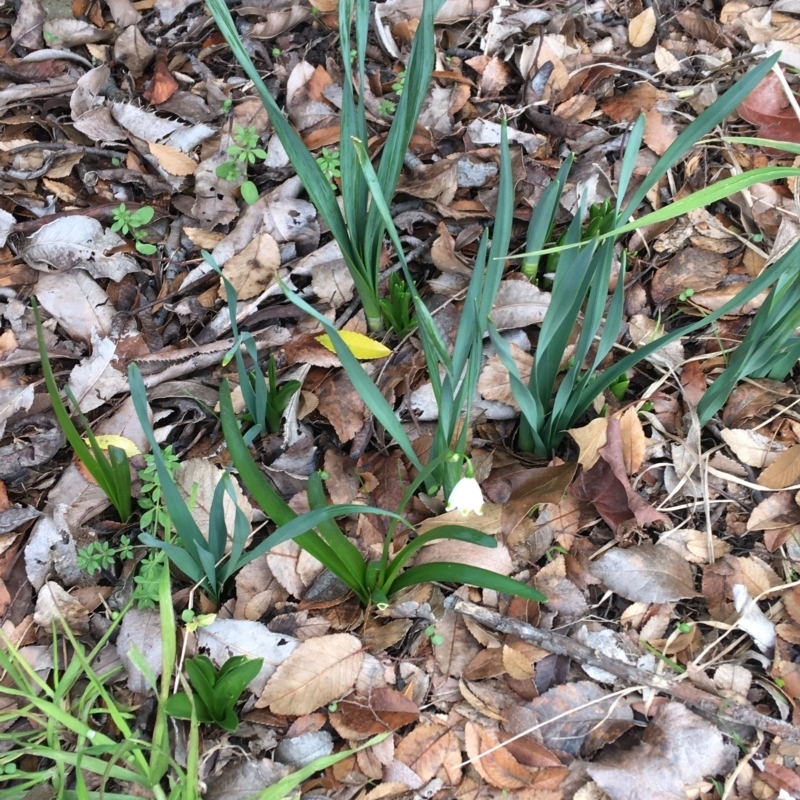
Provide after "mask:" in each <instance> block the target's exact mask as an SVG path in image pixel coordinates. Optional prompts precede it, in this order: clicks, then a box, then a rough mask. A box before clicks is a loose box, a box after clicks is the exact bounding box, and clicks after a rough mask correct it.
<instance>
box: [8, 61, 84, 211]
mask: <svg viewBox="0 0 800 800" xmlns="http://www.w3.org/2000/svg"><path fill="white" fill-rule="evenodd" d="M76 85H77V80H76V77H75V74H74V72H72V71H71V70H70V71H69V72H68V73H67V74H66V75H55V76H53V77H52V78H50V80H48V81H47V82H46V83H16V84H15V83H12V84H10V85H9V86H8V88H6V89H0V111H4V110H5V109H6V107H7V106H9V105H11V104H12V103H19V102H25V103H29V102H30V101H31V100H32V99H33V98H37V97H38V98H41V97H55V96H57V95H63V94H66V93H67V92H71V91H72V90H73V89H74V88H75V86H76ZM37 210H38V209H37Z"/></svg>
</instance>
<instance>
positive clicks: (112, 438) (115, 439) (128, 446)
mask: <svg viewBox="0 0 800 800" xmlns="http://www.w3.org/2000/svg"><path fill="white" fill-rule="evenodd" d="M94 438H95V439H97V444H99V445H100V448H101V449H102V450H108V448H109V447H119V449H120V450H124V451H125V454H126V455H127V456H128V457H129V458H130V457H131V456H138V455H139V448H138V447H137V446H136V445H135V444H134V443H133V442H132V441H131V440H130V439H126V438H125V437H124V436H116V435H115V434H113V433H103V434H101V435H100V436H95V437H94ZM83 441H84V442H86V446H87V447H91V445H90V444H89V440H88V439H84V440H83Z"/></svg>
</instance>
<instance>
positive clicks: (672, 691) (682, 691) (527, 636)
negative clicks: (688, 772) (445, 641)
mask: <svg viewBox="0 0 800 800" xmlns="http://www.w3.org/2000/svg"><path fill="white" fill-rule="evenodd" d="M445 607H447V608H451V609H452V610H453V611H456V612H458V613H459V614H463V615H464V616H466V617H470V618H472V619H474V620H475V621H476V622H479V623H480V624H481V625H485V626H486V627H487V628H491V629H492V630H494V631H499V632H500V633H510V634H512V635H514V636H518V637H519V638H520V639H522V640H523V641H526V642H532V643H533V644H536V645H539V647H543V648H544V649H545V650H547V651H549V652H550V653H554V654H556V655H560V656H567V657H569V658H571V659H573V660H574V661H576V662H578V663H579V664H588V665H590V666H592V667H598V668H600V669H603V670H605V671H606V672H610V673H611V674H612V675H616V676H617V677H618V678H621V679H622V680H623V681H625V682H627V683H630V684H641V685H644V686H649V687H650V688H652V689H655V690H657V691H659V692H664V693H665V694H668V695H670V696H671V697H674V698H675V699H676V700H680V701H682V702H684V703H686V704H687V705H690V706H694V707H695V708H696V709H698V710H700V711H702V712H703V713H704V714H705V715H707V716H710V717H711V718H713V719H717V720H718V721H720V722H726V723H728V724H730V725H734V724H736V725H749V726H750V727H752V728H756V729H757V730H760V731H766V732H767V733H771V734H773V735H775V736H780V737H781V738H783V739H785V740H787V741H790V742H797V743H800V728H797V727H795V726H794V725H792V724H790V723H788V722H783V721H782V720H779V719H773V718H772V717H768V716H766V714H760V713H759V712H758V711H756V710H755V709H753V708H751V707H749V706H745V705H742V704H741V703H736V702H734V701H733V700H728V699H726V698H722V697H716V696H715V695H713V694H709V693H708V692H705V691H703V690H702V689H698V688H697V687H696V686H691V685H689V684H687V683H678V682H677V681H673V680H670V679H669V678H665V677H663V676H661V675H656V674H654V673H652V672H646V671H645V670H641V669H639V668H638V667H633V666H631V665H630V664H625V663H623V662H622V661H615V660H613V659H611V658H608V657H607V656H604V655H602V654H601V653H599V652H597V651H596V650H592V649H591V648H590V647H587V646H586V645H583V644H581V643H580V642H576V641H575V640H574V639H570V638H569V637H567V636H562V635H561V634H558V633H552V632H551V631H545V630H542V629H541V628H536V627H534V626H533V625H529V624H528V623H527V622H523V621H522V620H518V619H513V618H512V617H507V616H504V615H503V614H498V613H496V612H495V611H489V609H486V608H483V607H482V606H478V605H475V604H474V603H468V602H466V601H464V600H459V599H458V598H457V597H455V596H454V595H451V596H450V597H448V598H447V599H446V600H445Z"/></svg>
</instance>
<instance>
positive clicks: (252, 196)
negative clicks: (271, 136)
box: [217, 125, 267, 205]
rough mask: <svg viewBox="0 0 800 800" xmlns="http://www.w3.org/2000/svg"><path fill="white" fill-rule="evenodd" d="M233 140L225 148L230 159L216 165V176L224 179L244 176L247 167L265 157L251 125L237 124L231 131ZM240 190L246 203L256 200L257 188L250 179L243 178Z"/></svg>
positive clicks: (237, 178)
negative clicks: (232, 142)
mask: <svg viewBox="0 0 800 800" xmlns="http://www.w3.org/2000/svg"><path fill="white" fill-rule="evenodd" d="M233 141H234V144H232V145H231V146H230V147H229V148H228V150H227V153H228V155H229V156H230V157H231V160H230V161H226V162H225V163H224V164H220V165H219V166H218V167H217V177H218V178H222V179H223V180H226V181H238V180H239V179H240V178H246V177H247V167H248V166H249V165H251V164H255V163H256V162H257V161H264V159H266V157H267V153H266V151H265V150H263V149H262V148H261V147H259V146H258V132H257V131H256V129H255V128H254V127H252V126H251V127H248V128H245V127H243V126H242V125H237V126H236V128H235V129H234V132H233ZM240 191H241V193H242V199H243V200H244V201H245V203H247V204H248V205H253V203H255V202H256V200H258V189H257V188H256V185H255V184H254V183H253V182H252V181H249V180H245V181H244V182H243V183H242V185H241V187H240Z"/></svg>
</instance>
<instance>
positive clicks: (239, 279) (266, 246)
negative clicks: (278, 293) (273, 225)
mask: <svg viewBox="0 0 800 800" xmlns="http://www.w3.org/2000/svg"><path fill="white" fill-rule="evenodd" d="M280 265H281V253H280V250H279V249H278V243H277V242H276V241H275V239H274V238H273V237H272V236H270V235H269V234H268V233H266V232H265V231H261V232H259V233H258V234H257V235H256V237H255V238H254V239H253V240H252V241H251V242H250V244H248V245H247V247H245V248H244V250H242V251H241V252H240V253H237V254H236V255H235V256H233V258H229V259H228V260H227V261H226V262H225V266H224V267H223V268H222V274H223V275H224V276H225V277H226V278H227V279H228V280H229V281H230V282H231V283H232V284H233V288H234V289H236V294H237V295H238V297H239V299H240V300H248V299H250V298H251V297H256V296H257V295H260V294H261V293H262V292H263V291H264V289H266V287H267V285H268V284H269V283H270V282H271V281H272V279H273V278H274V277H275V274H276V273H277V271H278V267H280ZM220 286H221V288H222V289H223V291H224V285H223V284H222V283H220ZM223 297H224V294H223Z"/></svg>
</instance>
